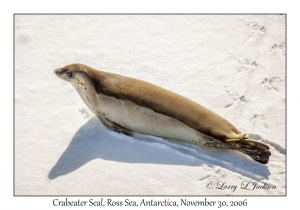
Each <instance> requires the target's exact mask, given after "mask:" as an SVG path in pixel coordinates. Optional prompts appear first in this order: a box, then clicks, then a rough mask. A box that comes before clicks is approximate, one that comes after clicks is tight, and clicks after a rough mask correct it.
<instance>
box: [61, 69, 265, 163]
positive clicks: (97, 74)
mask: <svg viewBox="0 0 300 210" xmlns="http://www.w3.org/2000/svg"><path fill="white" fill-rule="evenodd" d="M55 73H56V75H57V76H58V77H59V78H61V79H63V80H66V81H68V82H70V83H71V84H72V85H73V86H74V88H75V89H76V90H77V92H78V93H79V95H80V96H81V98H82V99H83V101H84V102H85V104H86V105H87V106H88V107H89V109H90V110H91V111H92V112H93V113H94V114H95V115H96V116H97V117H98V118H99V120H100V121H101V122H102V123H103V124H104V125H105V126H106V127H108V128H109V129H111V130H114V131H117V132H122V133H124V134H126V135H131V133H132V132H137V133H142V134H148V135H153V136H160V137H163V138H169V139H177V140H182V141H186V142H190V143H194V144H198V145H203V146H207V147H215V148H227V149H234V150H238V151H241V152H243V153H244V154H247V155H249V156H250V157H251V158H253V159H254V160H256V161H258V162H260V163H264V164H265V163H267V162H268V160H269V156H270V155H271V153H270V152H269V147H268V146H267V145H265V144H262V143H260V142H258V141H255V140H252V139H250V138H249V137H247V136H246V134H242V133H241V132H240V131H239V130H238V129H237V128H236V127H234V126H233V125H232V124H231V123H230V122H228V121H227V120H225V119H224V118H222V117H221V116H219V115H217V114H216V113H214V112H212V111H210V110H209V109H207V108H205V107H203V106H201V105H200V104H197V103H196V102H194V101H191V100H190V99H187V98H185V97H183V96H181V95H178V94H176V93H173V92H171V91H168V90H166V89H163V88H161V87H158V86H156V85H153V84H150V83H147V82H144V81H141V80H137V79H133V78H129V77H124V76H121V75H117V74H112V73H108V72H103V71H97V70H95V69H93V68H91V67H88V66H86V65H83V64H71V65H68V66H65V67H63V68H60V69H57V70H55Z"/></svg>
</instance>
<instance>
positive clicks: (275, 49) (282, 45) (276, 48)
mask: <svg viewBox="0 0 300 210" xmlns="http://www.w3.org/2000/svg"><path fill="white" fill-rule="evenodd" d="M271 51H272V52H273V53H275V54H276V53H277V52H279V53H281V54H282V55H285V42H281V43H280V44H277V43H275V44H273V45H272V47H271Z"/></svg>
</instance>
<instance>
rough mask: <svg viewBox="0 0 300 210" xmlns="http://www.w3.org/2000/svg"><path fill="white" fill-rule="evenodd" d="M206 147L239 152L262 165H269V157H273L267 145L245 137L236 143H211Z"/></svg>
mask: <svg viewBox="0 0 300 210" xmlns="http://www.w3.org/2000/svg"><path fill="white" fill-rule="evenodd" d="M205 146H208V147H216V148H226V149H232V150H237V151H239V152H242V153H244V154H246V155H248V156H249V157H251V158H252V159H253V160H255V161H257V162H259V163H262V164H267V163H268V161H269V157H270V156H271V152H270V151H269V147H268V146H267V145H265V144H263V143H261V142H258V141H255V140H253V139H251V138H249V137H247V136H244V137H243V138H242V139H240V140H238V141H234V142H228V143H226V142H221V141H219V142H210V143H207V144H205Z"/></svg>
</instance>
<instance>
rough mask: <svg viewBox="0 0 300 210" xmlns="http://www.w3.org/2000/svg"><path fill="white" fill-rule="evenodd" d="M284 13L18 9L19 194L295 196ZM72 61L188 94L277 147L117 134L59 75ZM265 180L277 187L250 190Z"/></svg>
mask: <svg viewBox="0 0 300 210" xmlns="http://www.w3.org/2000/svg"><path fill="white" fill-rule="evenodd" d="M285 18H286V17H285V16H284V15H77V16H74V15H15V20H14V21H15V142H14V145H15V173H14V175H15V178H14V179H15V189H14V190H15V195H285V194H286V164H285V163H286V155H285V153H286V151H285V148H286V143H285V142H286V141H285V138H286V136H285V130H286V127H285V119H286V116H285V104H286V94H285V93H286V84H285V81H286V78H285V49H286V48H285V38H286V37H285V27H286V26H285ZM71 63H84V64H86V65H89V66H91V67H93V68H95V69H99V70H104V71H107V72H113V73H117V74H121V75H124V76H130V77H133V78H137V79H141V80H145V81H148V82H150V83H153V84H156V85H159V86H161V87H164V88H166V89H168V90H171V91H174V92H176V93H179V94H181V95H183V96H186V97H188V98H190V99H192V100H194V101H196V102H198V103H200V104H202V105H204V106H205V107H207V108H209V109H211V110H213V111H214V112H216V113H218V114H219V115H221V116H223V117H224V118H226V119H227V120H229V121H230V122H231V123H232V124H234V125H235V126H236V127H237V128H238V129H239V130H240V131H242V132H245V133H247V134H248V135H249V136H250V137H252V138H254V139H257V140H261V141H263V142H264V143H266V144H268V145H269V146H270V150H271V152H272V156H271V157H270V161H269V163H268V164H267V165H262V164H259V163H257V162H255V161H253V160H252V159H250V158H248V157H246V156H245V155H243V154H241V153H238V152H234V151H229V150H213V149H207V148H201V147H197V146H194V145H191V144H187V143H182V142H175V141H171V140H164V139H162V138H158V137H152V136H146V135H140V134H137V135H135V136H134V137H128V136H125V135H123V134H119V133H115V132H112V131H110V130H108V129H106V128H105V127H104V126H103V125H102V124H101V123H100V121H99V120H98V119H97V118H96V117H95V116H94V115H93V114H92V113H91V111H90V110H88V108H87V107H86V106H85V104H84V103H83V101H82V100H81V98H80V96H79V95H78V94H77V92H76V91H75V89H74V88H73V87H72V86H71V85H70V84H68V83H67V82H64V81H62V80H60V79H58V78H57V77H56V76H55V75H54V73H53V70H54V69H56V68H59V67H62V66H65V65H67V64H71ZM257 181H259V182H260V183H261V184H262V183H267V184H268V185H272V186H276V188H275V189H268V190H265V189H255V190H244V189H240V188H239V187H240V185H241V183H243V182H257ZM218 182H219V183H225V184H224V185H226V186H232V185H237V186H238V188H237V189H236V190H235V191H233V190H232V189H224V190H221V189H217V188H216V185H217V183H218ZM208 183H213V184H214V187H213V188H212V189H209V187H207V186H208Z"/></svg>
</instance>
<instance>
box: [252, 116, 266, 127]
mask: <svg viewBox="0 0 300 210" xmlns="http://www.w3.org/2000/svg"><path fill="white" fill-rule="evenodd" d="M250 121H251V123H252V124H253V125H254V126H256V125H257V124H261V125H263V127H264V128H265V129H266V130H267V129H268V125H267V123H266V120H265V116H264V115H262V114H254V115H253V116H252V117H251V119H250Z"/></svg>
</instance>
